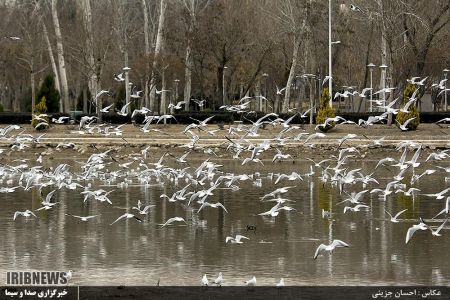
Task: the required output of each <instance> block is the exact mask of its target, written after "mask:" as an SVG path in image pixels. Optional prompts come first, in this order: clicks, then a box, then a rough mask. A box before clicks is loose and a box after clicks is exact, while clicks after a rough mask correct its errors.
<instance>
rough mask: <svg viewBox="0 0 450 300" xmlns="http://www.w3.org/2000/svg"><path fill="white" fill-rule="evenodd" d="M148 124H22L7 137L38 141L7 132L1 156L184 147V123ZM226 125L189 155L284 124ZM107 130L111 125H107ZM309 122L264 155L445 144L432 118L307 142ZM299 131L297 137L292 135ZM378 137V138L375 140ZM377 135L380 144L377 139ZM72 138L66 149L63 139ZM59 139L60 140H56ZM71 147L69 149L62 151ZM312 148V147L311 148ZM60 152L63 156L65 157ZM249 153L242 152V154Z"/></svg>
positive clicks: (348, 129)
mask: <svg viewBox="0 0 450 300" xmlns="http://www.w3.org/2000/svg"><path fill="white" fill-rule="evenodd" d="M239 126H242V125H239V124H233V125H231V127H232V128H235V129H236V128H239ZM151 128H152V129H153V130H156V131H153V130H152V131H151V132H149V133H144V132H142V131H140V127H138V126H134V125H131V124H129V125H128V124H127V125H124V126H122V127H121V128H120V130H122V134H121V135H120V136H117V135H115V134H110V135H105V134H100V133H95V134H80V133H79V132H78V127H77V126H76V125H53V126H52V127H50V128H49V129H48V130H46V131H42V132H38V131H36V130H34V129H33V128H32V127H31V126H30V125H24V126H22V128H21V129H20V130H14V131H12V132H11V133H10V134H9V135H8V137H14V136H16V135H17V134H19V133H20V132H22V134H29V135H30V136H32V137H34V138H35V139H38V138H39V142H38V143H33V142H30V143H25V145H26V147H25V148H24V149H23V150H17V149H15V147H14V149H13V147H12V145H13V143H14V141H13V139H11V138H9V139H8V138H3V139H0V150H1V151H2V152H4V156H5V155H6V156H8V157H11V158H18V157H21V156H23V154H24V153H28V154H32V155H33V154H34V155H38V154H43V155H48V156H53V155H56V156H58V155H57V154H58V153H60V154H64V156H65V155H69V156H70V157H80V156H81V157H82V156H84V155H90V154H91V153H94V152H98V151H99V150H107V149H112V150H113V151H115V152H117V153H120V154H122V155H129V154H130V153H136V152H140V151H141V150H143V149H145V148H147V147H149V148H148V150H149V153H151V154H150V155H151V156H153V155H154V156H155V157H156V156H159V155H162V154H163V153H165V152H171V153H173V154H175V155H177V154H180V153H184V152H186V151H189V149H188V148H187V147H186V146H187V145H188V144H189V143H190V142H191V141H192V140H191V139H190V137H191V136H190V135H186V134H183V133H182V132H183V130H184V129H185V126H184V125H153V126H152V127H151ZM229 129H230V126H228V125H225V126H224V127H222V128H219V126H217V125H210V126H208V127H207V128H206V129H205V130H202V131H198V130H193V132H194V133H195V134H197V135H198V136H199V140H198V142H197V143H196V144H195V148H194V149H191V150H192V151H191V152H192V154H190V157H191V158H196V156H197V158H198V159H202V158H204V157H205V154H204V153H205V151H209V154H212V155H217V157H219V158H231V155H230V153H229V151H228V150H227V147H228V146H229V144H230V140H231V141H234V142H235V143H238V144H241V145H242V146H244V147H248V145H250V144H255V145H256V144H260V143H262V142H263V141H264V140H267V139H274V138H276V137H277V136H279V134H280V132H281V131H282V130H283V129H284V128H283V127H282V126H276V127H273V126H268V127H267V128H265V129H260V130H259V131H258V136H255V137H249V136H246V137H245V139H242V140H241V139H240V137H242V136H244V135H245V130H244V129H242V128H241V129H239V130H241V131H236V132H235V134H232V133H230V131H229ZM110 132H111V131H110ZM316 132H317V131H315V130H314V127H310V125H303V126H300V127H299V128H295V129H292V130H290V131H289V132H285V133H284V134H283V135H282V136H281V138H282V139H284V138H286V139H284V140H283V141H282V143H280V141H281V140H274V141H273V142H272V143H271V145H272V149H270V151H266V152H267V153H264V154H265V155H264V156H263V158H265V159H269V157H270V156H271V155H272V156H273V154H274V153H276V149H275V148H279V149H282V150H283V152H286V153H289V154H291V155H292V156H293V158H294V159H296V158H300V157H301V156H302V154H303V153H312V152H315V151H317V149H319V150H320V151H317V156H318V157H320V156H322V155H323V156H325V157H326V156H327V155H329V154H330V153H336V149H338V148H339V145H340V143H341V142H342V139H343V138H344V137H345V136H347V135H348V134H356V137H355V138H351V139H348V140H346V141H345V143H344V144H343V145H341V147H344V146H355V147H358V148H361V149H362V150H364V153H366V154H368V155H370V156H371V157H373V156H374V155H375V156H378V155H377V154H378V153H379V152H380V151H381V150H384V149H392V148H395V147H396V146H397V145H398V144H399V143H400V142H402V141H406V140H410V141H415V142H416V143H420V144H422V146H423V148H428V149H429V151H430V152H431V151H433V150H435V149H447V148H450V128H447V127H440V126H437V125H435V124H421V125H420V126H419V128H418V130H416V131H407V132H402V131H401V130H399V129H398V128H397V127H396V126H394V125H392V126H387V125H373V126H369V127H367V128H362V127H358V126H355V125H339V126H337V127H336V128H334V129H333V130H331V131H330V132H328V133H326V136H325V137H322V138H314V139H310V140H308V141H307V142H306V139H307V137H308V136H309V135H311V134H314V133H316ZM299 135H300V138H299V139H298V140H297V139H296V138H298V137H299ZM380 139H382V140H380ZM377 140H379V144H377V143H376V141H377ZM68 143H72V144H73V145H71V147H69V149H67V148H65V146H61V145H62V144H68ZM58 145H59V146H58ZM70 149H72V151H70V152H69V151H67V150H70ZM315 149H316V150H315ZM64 156H63V157H64ZM241 156H242V157H246V156H248V155H247V154H243V155H241Z"/></svg>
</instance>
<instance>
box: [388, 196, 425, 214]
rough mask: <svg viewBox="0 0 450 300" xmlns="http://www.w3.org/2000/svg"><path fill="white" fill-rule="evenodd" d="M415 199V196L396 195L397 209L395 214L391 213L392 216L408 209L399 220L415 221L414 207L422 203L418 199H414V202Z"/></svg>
mask: <svg viewBox="0 0 450 300" xmlns="http://www.w3.org/2000/svg"><path fill="white" fill-rule="evenodd" d="M413 197H414V196H405V195H404V194H403V193H398V194H396V197H395V199H396V200H397V207H396V209H395V211H394V212H391V214H392V215H394V213H395V214H396V213H397V212H398V211H400V210H403V209H408V210H407V211H405V212H404V213H403V214H402V216H401V217H399V218H401V219H414V218H415V216H414V215H415V214H414V207H415V205H416V204H417V203H420V201H419V200H418V199H416V198H414V200H413ZM416 201H417V203H416Z"/></svg>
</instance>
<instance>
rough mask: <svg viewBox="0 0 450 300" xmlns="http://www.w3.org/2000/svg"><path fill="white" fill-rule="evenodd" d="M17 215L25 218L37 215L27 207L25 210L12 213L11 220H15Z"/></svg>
mask: <svg viewBox="0 0 450 300" xmlns="http://www.w3.org/2000/svg"><path fill="white" fill-rule="evenodd" d="M17 216H24V217H25V218H28V217H30V216H34V217H35V218H37V216H36V215H35V214H34V213H33V212H32V211H31V210H29V209H27V210H26V211H23V212H22V211H16V212H15V213H14V218H13V220H16V218H17Z"/></svg>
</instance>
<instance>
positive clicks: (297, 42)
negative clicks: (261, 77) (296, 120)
mask: <svg viewBox="0 0 450 300" xmlns="http://www.w3.org/2000/svg"><path fill="white" fill-rule="evenodd" d="M299 48H300V38H299V37H298V36H296V37H294V50H293V51H292V64H291V68H290V71H289V77H288V80H287V83H286V89H285V93H284V102H283V107H282V109H281V111H282V112H287V111H288V108H289V101H290V99H291V85H292V80H293V79H294V76H295V69H296V68H297V62H298V58H297V56H298V49H299Z"/></svg>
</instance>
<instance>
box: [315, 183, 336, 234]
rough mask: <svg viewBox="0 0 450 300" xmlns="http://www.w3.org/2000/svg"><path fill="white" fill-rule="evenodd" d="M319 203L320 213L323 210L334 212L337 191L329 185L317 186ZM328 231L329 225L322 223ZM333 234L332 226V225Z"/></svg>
mask: <svg viewBox="0 0 450 300" xmlns="http://www.w3.org/2000/svg"><path fill="white" fill-rule="evenodd" d="M316 195H317V198H316V200H317V203H319V211H322V209H324V210H327V211H330V212H332V211H333V205H332V202H333V199H334V198H336V190H335V189H334V188H333V187H332V186H331V185H329V184H320V183H319V184H318V185H317V192H316ZM322 224H324V226H325V227H326V228H327V229H328V226H327V225H328V223H324V222H323V223H322ZM330 232H331V224H330Z"/></svg>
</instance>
